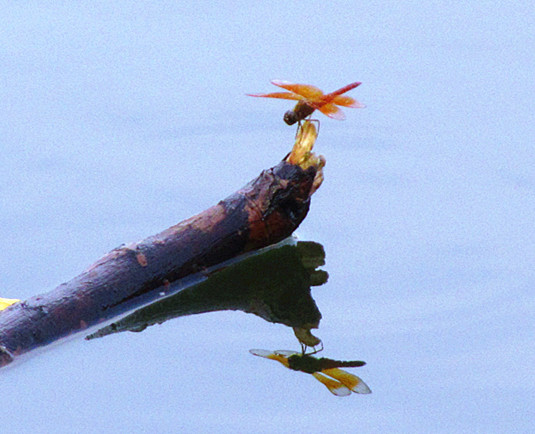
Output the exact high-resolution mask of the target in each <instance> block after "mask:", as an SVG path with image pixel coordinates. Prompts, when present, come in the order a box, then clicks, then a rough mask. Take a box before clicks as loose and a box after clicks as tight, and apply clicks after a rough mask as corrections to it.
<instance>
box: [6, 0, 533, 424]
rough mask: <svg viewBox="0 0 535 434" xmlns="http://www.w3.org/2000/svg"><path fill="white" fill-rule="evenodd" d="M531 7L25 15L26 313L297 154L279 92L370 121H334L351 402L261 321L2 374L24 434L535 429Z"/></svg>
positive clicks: (108, 9) (15, 278) (331, 293)
mask: <svg viewBox="0 0 535 434" xmlns="http://www.w3.org/2000/svg"><path fill="white" fill-rule="evenodd" d="M534 9H535V8H534V6H533V5H532V3H531V2H528V1H523V2H505V3H504V2H495V1H487V2H478V3H477V4H476V3H473V2H472V3H469V2H457V3H454V4H452V3H451V2H445V1H435V2H427V3H422V2H398V3H392V4H388V3H387V4H385V3H384V2H357V3H356V2H349V1H347V2H336V1H335V2H315V1H312V2H306V3H302V2H299V3H295V4H293V3H289V2H279V1H273V2H263V3H261V4H258V5H257V4H254V5H253V4H252V3H250V2H215V3H214V2H206V3H205V2H201V4H198V3H191V4H190V3H188V4H186V3H179V2H159V3H154V4H151V5H147V4H142V3H138V4H136V5H127V4H126V3H119V2H114V3H110V2H102V1H97V2H91V3H88V4H84V5H81V4H74V3H70V2H61V3H58V2H39V3H37V2H29V3H25V4H14V3H11V2H2V3H0V11H1V13H2V17H3V20H2V21H3V25H2V29H1V30H0V47H1V48H0V62H1V65H2V66H1V68H0V77H1V78H2V79H1V80H0V101H1V102H0V106H1V107H2V108H3V110H2V116H0V137H1V140H0V147H1V148H0V149H1V151H2V152H1V153H0V167H1V169H0V209H1V213H0V236H1V239H2V240H3V249H2V261H0V288H1V290H0V296H3V297H11V298H15V297H17V298H26V297H29V296H31V295H33V294H35V293H39V292H43V291H47V290H49V289H52V288H54V287H55V286H57V285H58V284H60V283H61V282H64V281H66V280H69V279H70V278H71V277H73V276H75V275H77V274H78V273H80V272H81V271H83V270H84V269H85V268H86V267H87V266H88V265H90V264H91V263H92V262H94V261H95V260H96V259H98V258H99V257H100V256H102V255H103V254H105V253H106V252H108V251H109V250H111V249H112V248H114V247H116V246H118V245H120V244H121V243H123V242H128V241H135V240H139V239H142V238H144V237H146V236H148V235H151V234H154V233H157V232H159V231H160V230H162V229H164V228H166V227H168V226H171V225H172V224H175V223H176V222H178V221H180V220H182V219H184V218H187V217H189V216H191V215H193V214H196V213H197V212H199V211H202V210H203V209H205V208H207V207H208V206H211V205H213V204H215V203H217V201H219V200H220V199H222V198H224V197H226V196H227V195H228V194H230V193H232V192H233V191H234V190H236V189H237V188H239V187H241V186H242V185H243V184H245V183H246V182H247V181H249V180H250V179H252V178H254V177H256V176H257V174H258V173H259V172H260V171H261V170H263V169H264V168H268V167H270V166H272V165H274V164H276V163H277V162H278V161H279V160H280V159H281V158H282V157H283V156H284V155H285V154H286V153H287V152H288V150H289V149H290V146H291V145H292V142H293V136H294V133H295V130H294V129H293V128H291V127H288V126H286V125H285V124H284V123H283V122H282V120H281V117H282V114H283V113H284V111H285V110H287V109H288V108H289V107H290V106H289V103H288V102H283V101H276V100H267V99H266V100H260V99H254V98H248V97H246V96H244V94H245V93H251V92H253V93H254V92H269V91H275V90H276V88H275V87H274V86H272V85H270V84H269V80H270V79H273V78H281V79H286V80H291V81H295V82H305V83H312V84H315V85H317V86H319V87H321V88H323V89H324V90H326V91H331V90H334V89H337V88H338V87H341V86H343V85H345V84H347V83H349V82H352V81H362V82H363V84H362V85H361V86H360V87H359V88H357V89H355V90H353V91H352V92H351V95H352V96H354V97H356V98H357V99H359V100H360V101H362V102H363V103H365V104H366V106H367V107H366V108H365V109H359V110H352V109H347V110H345V112H346V115H347V120H346V121H344V122H338V121H335V120H329V119H327V118H324V117H323V118H322V119H321V121H322V124H321V130H320V136H319V138H318V141H317V144H316V150H317V151H318V152H320V153H322V154H324V155H325V156H326V158H327V166H326V168H325V178H326V180H325V183H324V185H323V186H322V187H321V189H320V190H318V192H317V193H316V194H315V196H314V198H313V203H312V207H311V211H310V213H309V216H308V217H307V219H306V220H305V222H304V223H303V225H302V226H301V228H300V229H299V231H298V235H299V236H300V238H301V239H303V240H311V241H316V242H320V243H322V244H323V245H324V246H325V250H326V255H327V264H326V266H325V267H324V268H325V269H326V270H328V272H329V274H330V279H329V282H328V283H327V284H326V285H324V286H322V287H319V288H316V289H314V290H313V295H314V297H315V299H316V302H317V304H318V306H319V308H320V310H321V312H322V314H323V317H324V318H323V320H322V323H321V326H320V329H319V330H318V331H317V334H318V336H320V337H321V338H322V339H323V341H324V344H325V347H326V349H325V355H326V356H330V357H333V358H339V359H362V360H366V361H367V362H368V364H367V365H366V366H365V367H363V368H359V369H358V375H359V376H361V377H362V378H363V379H364V380H365V381H366V383H367V384H368V385H369V386H370V387H371V389H372V390H373V394H372V395H367V396H357V395H353V396H351V397H348V398H343V399H342V398H336V397H334V396H331V395H330V394H329V393H328V391H327V390H326V389H324V388H323V386H321V385H320V384H319V383H317V382H315V381H314V380H313V379H312V378H309V377H307V376H305V375H304V374H298V373H293V372H290V371H288V370H284V369H283V368H282V367H281V366H280V365H277V364H275V363H272V362H269V361H265V360H262V359H258V358H255V357H253V356H251V355H250V354H249V353H248V350H249V349H250V348H266V349H271V350H275V349H279V348H282V349H297V348H298V345H297V341H296V340H295V338H294V337H293V334H292V333H291V331H290V330H289V329H288V328H286V327H283V326H281V325H272V324H269V323H266V322H263V321H262V320H260V319H258V318H257V317H254V316H252V315H247V314H244V313H240V312H218V313H211V314H207V315H199V316H193V317H185V318H181V319H178V320H175V321H171V322H168V323H165V324H164V325H161V326H155V327H151V328H149V329H148V330H146V331H145V332H143V333H140V334H132V333H121V334H117V335H113V336H109V337H106V338H105V339H97V340H93V341H90V342H87V341H81V340H79V341H73V342H69V343H67V344H65V345H62V346H58V347H55V348H53V349H51V350H49V351H47V352H44V353H43V354H41V355H39V356H36V357H34V358H32V359H30V360H28V361H27V362H25V363H24V364H21V365H19V366H17V367H15V368H13V369H8V370H4V371H2V372H1V373H0V376H1V378H0V388H1V393H0V406H1V408H2V411H3V415H4V417H3V418H2V432H8V433H11V432H13V433H18V432H43V433H44V432H52V431H54V432H72V431H73V430H76V431H79V432H209V431H213V430H216V429H217V430H218V431H219V432H247V431H252V430H254V431H255V432H273V431H277V432H311V431H313V432H314V431H315V432H356V431H359V432H370V433H372V432H378V431H385V432H445V433H451V432H485V433H487V432H530V431H531V430H532V426H533V422H532V421H533V414H534V412H535V398H534V396H535V381H534V376H533V366H534V364H535V349H534V346H533V343H532V341H533V330H534V326H535V319H534V318H535V297H534V296H533V288H534V286H535V271H534V269H535V268H534V267H533V264H534V263H535V241H534V240H535V224H534V222H535V206H534V205H535V172H534V169H533V167H534V161H535V151H534V147H533V143H534V142H535V140H534V139H535V129H534V127H533V124H534V120H535V119H534V116H533V107H532V105H533V100H534V99H535V84H534V81H533V70H534V69H535V56H534V55H533V53H532V51H533V50H532V48H531V47H532V46H533V43H534V39H535V38H534V33H535V32H534V30H533V25H532V24H533V19H534V16H535V14H534V12H535V11H534Z"/></svg>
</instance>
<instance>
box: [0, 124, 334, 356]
mask: <svg viewBox="0 0 535 434" xmlns="http://www.w3.org/2000/svg"><path fill="white" fill-rule="evenodd" d="M314 133H315V132H314ZM313 139H315V135H314V137H313ZM313 139H312V144H309V145H310V147H309V149H308V150H307V151H306V152H303V150H302V149H301V154H303V155H306V158H305V160H306V161H305V160H303V159H302V158H301V159H300V161H298V162H297V163H296V162H295V161H292V162H287V161H286V160H283V161H282V162H281V163H279V164H278V165H277V166H275V167H273V168H271V169H269V170H266V171H263V172H262V173H261V174H260V175H259V176H258V177H257V178H256V179H255V180H253V181H251V182H250V183H249V184H247V185H246V186H245V187H244V188H242V189H240V190H238V191H237V192H236V193H234V194H233V195H231V196H229V197H228V198H226V199H224V200H222V201H220V202H219V203H218V204H217V205H215V206H213V207H211V208H209V209H207V210H206V211H204V212H202V213H200V214H198V215H196V216H194V217H191V218H189V219H187V220H185V221H183V222H181V223H178V224H177V225H175V226H172V227H170V228H169V229H166V230H164V231H163V232H161V233H159V234H157V235H154V236H151V237H149V238H146V239H144V240H142V241H140V242H137V243H132V244H128V245H123V246H120V247H118V248H116V249H114V250H112V251H111V252H110V253H108V254H107V255H105V256H104V257H102V258H101V259H100V260H98V261H97V262H96V263H95V264H93V265H92V266H91V267H89V268H88V269H87V270H86V271H84V272H83V273H82V274H80V275H79V276H77V277H75V278H74V279H72V280H71V281H69V282H67V283H63V284H61V285H60V286H58V287H57V288H56V289H54V290H52V291H50V292H48V293H45V294H41V295H37V296H34V297H32V298H30V299H28V300H25V301H21V302H19V303H15V304H14V305H12V306H10V307H8V308H7V309H6V310H4V311H2V312H0V366H4V365H7V364H9V363H11V361H12V360H13V358H14V357H16V356H19V355H21V354H23V353H26V352H28V351H30V350H32V349H35V348H38V347H42V346H44V345H47V344H49V343H51V342H54V341H56V340H58V339H60V338H63V337H65V336H68V335H70V334H72V333H76V332H78V331H80V330H84V329H86V328H88V327H91V326H94V325H97V324H100V323H102V322H104V321H107V320H110V319H113V318H115V317H117V316H118V315H120V314H122V313H124V312H128V311H131V310H132V309H134V308H137V307H140V306H142V305H145V304H147V303H150V302H152V301H154V300H157V299H159V298H160V297H161V296H162V294H164V295H167V294H169V293H172V292H173V289H174V288H176V286H177V285H179V284H180V281H181V279H183V278H185V277H189V276H192V275H195V274H196V273H202V272H203V270H206V269H207V268H208V267H211V266H214V265H217V264H219V263H221V262H223V261H226V260H228V259H231V258H233V257H235V256H237V255H240V254H242V253H245V252H249V251H252V250H255V249H259V248H262V247H265V246H268V245H271V244H273V243H277V242H279V241H281V240H282V239H284V238H286V237H288V236H290V235H291V234H292V233H293V231H294V230H295V229H296V228H297V227H298V226H299V224H300V223H301V221H302V220H303V219H304V218H305V216H306V214H307V212H308V209H309V206H310V195H311V194H312V193H313V192H314V191H315V189H316V188H318V186H319V183H321V180H322V176H321V168H322V167H323V164H324V160H323V159H322V158H317V157H315V156H314V154H311V153H310V152H309V151H310V148H311V147H312V145H313V142H314V140H313ZM298 140H299V139H298ZM307 146H308V145H307ZM292 155H293V153H292V154H291V156H290V157H288V160H289V161H291V160H292ZM294 159H295V158H294Z"/></svg>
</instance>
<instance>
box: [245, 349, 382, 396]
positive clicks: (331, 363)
mask: <svg viewBox="0 0 535 434" xmlns="http://www.w3.org/2000/svg"><path fill="white" fill-rule="evenodd" d="M249 352H250V353H251V354H253V355H255V356H259V357H264V358H266V359H270V360H276V361H277V362H280V363H282V364H283V365H284V366H286V367H287V368H289V369H292V370H294V371H300V372H304V373H306V374H311V375H312V376H313V377H314V378H315V379H316V380H318V381H319V382H320V383H322V384H323V385H324V386H325V387H327V389H329V391H330V392H331V393H332V394H334V395H336V396H348V395H351V392H354V393H361V394H367V393H372V391H371V390H370V388H369V387H368V385H367V384H366V383H365V382H364V381H362V379H361V378H360V377H357V376H356V375H353V374H350V373H349V372H346V371H344V370H342V369H339V368H354V367H359V366H364V365H365V364H366V362H363V361H361V360H352V361H343V360H333V359H327V358H325V357H320V358H317V357H313V356H312V355H310V354H303V353H298V352H295V351H291V350H276V351H269V350H249Z"/></svg>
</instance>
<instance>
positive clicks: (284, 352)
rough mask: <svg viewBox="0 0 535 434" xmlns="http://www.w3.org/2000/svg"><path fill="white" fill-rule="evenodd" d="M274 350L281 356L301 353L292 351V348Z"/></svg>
mask: <svg viewBox="0 0 535 434" xmlns="http://www.w3.org/2000/svg"><path fill="white" fill-rule="evenodd" d="M274 352H275V354H279V355H281V356H286V357H290V356H293V355H295V354H300V353H298V352H297V351H292V350H276V351H274Z"/></svg>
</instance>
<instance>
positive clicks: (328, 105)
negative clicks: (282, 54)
mask: <svg viewBox="0 0 535 434" xmlns="http://www.w3.org/2000/svg"><path fill="white" fill-rule="evenodd" d="M271 83H273V84H274V85H275V86H279V87H282V88H283V89H286V90H288V91H289V92H273V93H256V94H250V93H248V94H247V95H248V96H255V97H264V98H279V99H291V100H295V101H297V104H296V105H295V107H294V108H293V110H288V111H287V112H286V113H285V114H284V122H286V123H287V124H288V125H293V124H295V123H296V122H301V121H303V120H305V119H306V118H307V117H308V116H310V115H312V113H313V112H314V110H319V111H320V112H322V113H323V114H324V115H326V116H329V117H330V118H333V119H338V120H343V119H345V115H344V112H343V111H342V110H341V109H340V108H339V107H338V106H343V107H353V108H363V107H364V105H363V104H361V103H360V102H358V101H357V100H355V99H354V98H351V97H350V96H346V95H342V94H344V93H346V92H348V91H350V90H351V89H355V88H356V87H357V86H359V85H360V84H361V83H360V82H358V81H357V82H355V83H350V84H348V85H347V86H344V87H342V88H340V89H338V90H335V91H334V92H331V93H328V94H324V93H323V92H322V91H321V90H320V89H318V88H317V87H316V86H312V85H310V84H294V83H290V82H288V81H284V80H271Z"/></svg>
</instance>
